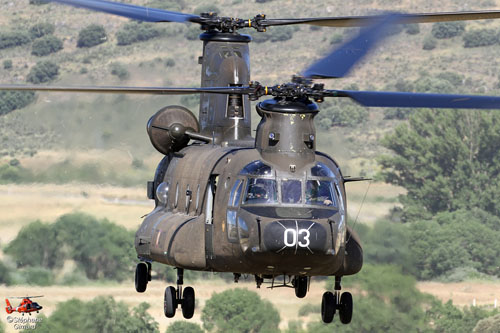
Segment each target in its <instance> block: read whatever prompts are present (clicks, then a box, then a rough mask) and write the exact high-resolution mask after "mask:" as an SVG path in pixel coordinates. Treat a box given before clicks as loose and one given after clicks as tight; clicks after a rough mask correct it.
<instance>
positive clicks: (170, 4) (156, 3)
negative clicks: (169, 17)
mask: <svg viewBox="0 0 500 333" xmlns="http://www.w3.org/2000/svg"><path fill="white" fill-rule="evenodd" d="M147 6H148V7H152V8H159V9H165V10H173V11H181V10H183V9H184V8H185V7H186V3H185V1H184V0H152V1H149V2H148V4H147Z"/></svg>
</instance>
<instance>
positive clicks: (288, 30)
mask: <svg viewBox="0 0 500 333" xmlns="http://www.w3.org/2000/svg"><path fill="white" fill-rule="evenodd" d="M294 32H295V29H294V27H287V26H284V27H275V28H274V29H273V31H272V32H271V33H270V36H271V37H270V40H271V42H283V41H285V40H289V39H291V38H292V37H293V33H294Z"/></svg>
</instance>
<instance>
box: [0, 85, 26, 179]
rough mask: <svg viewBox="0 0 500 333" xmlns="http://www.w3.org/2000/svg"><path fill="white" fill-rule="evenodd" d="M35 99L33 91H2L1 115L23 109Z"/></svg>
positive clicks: (0, 94) (0, 97)
mask: <svg viewBox="0 0 500 333" xmlns="http://www.w3.org/2000/svg"><path fill="white" fill-rule="evenodd" d="M34 100H35V93H34V92H33V91H0V115H3V114H7V113H9V112H11V111H14V110H17V109H22V108H24V107H25V106H27V105H29V104H30V103H31V102H33V101H34ZM1 178H2V176H1V175H0V179H1Z"/></svg>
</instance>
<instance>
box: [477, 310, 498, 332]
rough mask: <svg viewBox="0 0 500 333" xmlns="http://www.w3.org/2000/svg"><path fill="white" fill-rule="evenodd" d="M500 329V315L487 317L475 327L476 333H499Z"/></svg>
mask: <svg viewBox="0 0 500 333" xmlns="http://www.w3.org/2000/svg"><path fill="white" fill-rule="evenodd" d="M499 327H500V314H497V315H496V316H491V317H487V318H484V319H481V320H480V321H479V322H478V323H477V325H476V327H474V331H473V332H474V333H498V332H499Z"/></svg>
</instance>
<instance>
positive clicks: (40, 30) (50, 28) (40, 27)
mask: <svg viewBox="0 0 500 333" xmlns="http://www.w3.org/2000/svg"><path fill="white" fill-rule="evenodd" d="M54 31H55V26H54V25H53V24H51V23H37V24H35V25H34V26H32V27H31V28H30V35H31V38H33V39H35V38H40V37H43V36H46V35H52V34H53V33H54Z"/></svg>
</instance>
